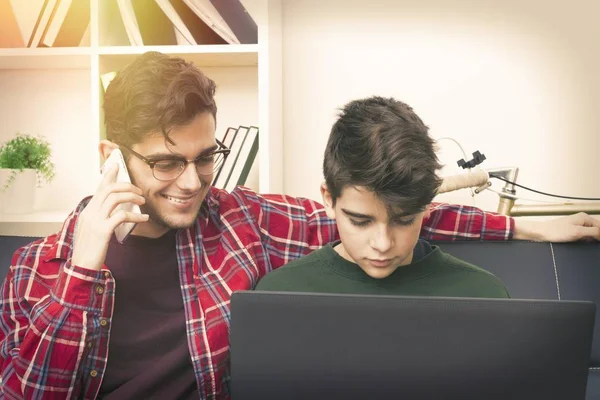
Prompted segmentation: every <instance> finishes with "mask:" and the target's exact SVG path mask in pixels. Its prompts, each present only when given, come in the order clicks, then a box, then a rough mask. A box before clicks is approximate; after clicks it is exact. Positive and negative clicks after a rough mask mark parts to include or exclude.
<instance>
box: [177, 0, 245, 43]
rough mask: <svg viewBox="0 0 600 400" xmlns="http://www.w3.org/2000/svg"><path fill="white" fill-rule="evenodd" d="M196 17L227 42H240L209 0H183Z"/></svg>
mask: <svg viewBox="0 0 600 400" xmlns="http://www.w3.org/2000/svg"><path fill="white" fill-rule="evenodd" d="M183 1H184V3H185V4H186V5H187V6H188V7H189V8H190V10H192V11H193V12H194V13H195V14H196V15H197V16H198V18H200V19H201V20H202V21H204V23H205V24H206V25H207V26H208V27H209V28H211V29H212V30H213V31H215V32H216V33H217V34H218V35H219V36H221V37H222V38H223V39H224V40H225V41H226V42H227V43H229V44H240V41H239V40H238V39H237V38H236V37H235V34H234V33H233V31H232V30H231V28H229V25H227V22H225V20H224V19H223V17H221V14H219V12H218V11H217V9H216V8H215V7H214V6H213V5H212V4H211V2H210V0H183Z"/></svg>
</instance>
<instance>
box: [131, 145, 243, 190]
mask: <svg viewBox="0 0 600 400" xmlns="http://www.w3.org/2000/svg"><path fill="white" fill-rule="evenodd" d="M217 145H218V146H219V149H218V150H215V151H213V152H212V153H209V154H202V155H200V156H199V157H198V158H196V159H194V160H186V159H184V158H181V157H177V156H175V155H174V156H173V157H166V158H161V159H150V158H147V157H144V156H143V155H141V154H139V153H137V152H135V151H133V150H132V149H130V148H129V147H127V146H123V145H121V146H120V147H121V148H124V149H125V150H127V151H129V152H130V153H131V154H133V155H134V156H136V157H137V158H139V159H140V160H142V161H143V162H145V163H146V164H148V166H150V168H151V169H152V175H154V178H156V179H157V180H159V181H173V180H175V179H177V178H179V176H180V175H181V174H182V173H183V171H184V170H185V167H187V165H188V164H189V163H194V164H195V165H196V172H197V173H198V175H203V176H210V175H212V174H214V173H216V172H218V171H219V168H221V166H222V165H223V162H224V161H225V159H226V158H227V156H228V155H229V152H230V151H231V150H229V149H228V148H227V146H225V145H224V144H223V143H221V142H220V141H219V140H217Z"/></svg>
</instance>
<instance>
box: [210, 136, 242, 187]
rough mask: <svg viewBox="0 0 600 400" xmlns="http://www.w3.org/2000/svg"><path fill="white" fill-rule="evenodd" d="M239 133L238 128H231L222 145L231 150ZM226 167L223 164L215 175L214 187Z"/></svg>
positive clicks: (222, 140)
mask: <svg viewBox="0 0 600 400" xmlns="http://www.w3.org/2000/svg"><path fill="white" fill-rule="evenodd" d="M237 131H238V130H237V128H233V127H229V128H227V130H226V131H225V134H224V135H223V139H221V143H223V144H224V145H225V147H227V148H228V149H231V144H232V143H233V140H234V139H235V136H236V134H237ZM227 158H229V157H227ZM224 165H225V163H223V165H222V166H221V168H220V169H219V170H218V171H217V172H216V173H215V176H214V178H213V182H212V183H213V186H214V185H215V184H216V183H217V181H218V179H219V175H221V171H223V166H224Z"/></svg>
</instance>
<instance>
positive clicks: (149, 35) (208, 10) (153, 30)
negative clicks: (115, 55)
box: [0, 0, 258, 48]
mask: <svg viewBox="0 0 600 400" xmlns="http://www.w3.org/2000/svg"><path fill="white" fill-rule="evenodd" d="M99 5H100V7H101V12H100V18H101V19H102V21H101V24H100V25H101V27H102V26H105V27H107V28H106V30H107V32H101V35H102V36H103V37H104V36H106V37H117V36H120V37H124V38H125V41H126V42H128V43H119V44H128V45H132V46H158V45H200V44H256V43H258V28H257V25H256V22H255V21H254V19H253V18H252V16H251V15H250V13H249V12H248V11H247V10H246V8H245V7H244V5H243V4H242V3H241V1H240V0H100V1H99ZM89 23H90V0H27V1H23V0H0V48H1V47H73V46H80V45H82V43H84V44H83V45H87V46H89ZM101 30H102V29H101ZM121 33H122V35H121ZM86 38H88V40H87V41H86V40H85V39H86ZM108 45H117V43H108Z"/></svg>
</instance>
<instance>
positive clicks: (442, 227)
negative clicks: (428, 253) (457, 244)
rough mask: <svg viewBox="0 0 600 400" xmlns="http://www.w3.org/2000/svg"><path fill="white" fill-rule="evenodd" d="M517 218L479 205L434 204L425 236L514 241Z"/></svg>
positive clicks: (430, 237)
mask: <svg viewBox="0 0 600 400" xmlns="http://www.w3.org/2000/svg"><path fill="white" fill-rule="evenodd" d="M514 227H515V223H514V219H512V218H510V217H507V216H504V215H500V214H496V213H492V212H488V211H483V210H481V209H479V208H476V207H470V206H465V205H457V204H444V203H433V204H432V207H431V216H430V217H429V218H428V219H427V220H424V221H423V227H422V228H421V237H422V238H424V239H427V240H451V241H455V240H510V239H512V237H513V233H514Z"/></svg>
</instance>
